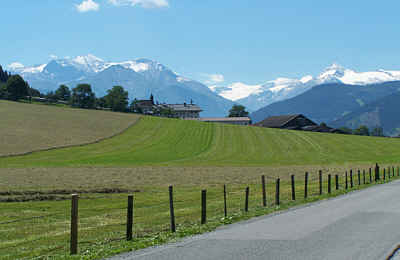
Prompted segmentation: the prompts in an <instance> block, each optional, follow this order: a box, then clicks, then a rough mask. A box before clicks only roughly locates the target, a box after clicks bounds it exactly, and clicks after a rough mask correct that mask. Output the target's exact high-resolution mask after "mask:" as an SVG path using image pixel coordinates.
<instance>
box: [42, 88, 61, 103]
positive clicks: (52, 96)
mask: <svg viewBox="0 0 400 260" xmlns="http://www.w3.org/2000/svg"><path fill="white" fill-rule="evenodd" d="M45 97H46V99H47V102H50V103H56V102H57V100H58V97H57V95H56V94H55V93H54V91H50V92H48V93H47V94H46V95H45Z"/></svg>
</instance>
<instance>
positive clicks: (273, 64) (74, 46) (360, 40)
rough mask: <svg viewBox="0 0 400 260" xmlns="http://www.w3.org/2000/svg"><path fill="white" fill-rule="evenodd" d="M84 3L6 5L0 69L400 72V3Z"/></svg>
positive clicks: (245, 74)
mask: <svg viewBox="0 0 400 260" xmlns="http://www.w3.org/2000/svg"><path fill="white" fill-rule="evenodd" d="M82 1H83V0H3V1H1V5H0V17H1V21H2V26H1V28H2V30H1V41H0V64H2V65H7V64H10V63H11V62H21V63H22V64H24V65H33V64H39V63H45V62H47V61H48V60H49V59H50V58H49V57H50V55H57V56H58V57H64V56H77V55H86V54H88V53H91V54H94V55H95V56H98V57H100V58H102V59H104V60H107V61H123V60H129V59H134V58H141V57H143V58H149V59H154V60H157V61H159V62H160V63H162V64H164V65H166V66H168V67H169V68H171V69H172V70H174V71H176V72H178V73H180V74H182V75H185V76H188V77H191V78H194V79H201V77H202V75H203V74H204V73H206V74H222V75H223V76H224V77H225V80H226V82H227V83H228V82H236V81H241V82H245V83H247V84H256V83H257V84H258V83H262V82H265V81H267V80H272V79H275V78H277V77H301V76H304V75H308V74H311V75H317V74H319V73H320V72H321V71H322V70H323V69H324V68H325V67H327V66H328V65H330V64H331V63H333V62H336V63H339V64H341V65H343V66H344V67H349V68H352V69H355V70H357V71H368V70H376V69H381V68H382V69H388V70H390V69H392V70H399V69H400V66H399V62H400V17H399V10H400V1H398V0H385V1H370V0H352V1H349V0H346V1H345V0H335V1H323V0H315V1H312V0H301V1H300V0H290V1H289V0H279V1H272V0H251V1H249V0H201V1H200V0H168V5H169V6H168V7H161V8H143V6H140V5H136V6H114V5H112V4H111V3H110V2H109V0H94V1H95V2H96V3H97V4H99V9H98V10H97V11H90V12H83V13H82V12H78V11H77V8H76V5H77V4H80V3H81V2H82Z"/></svg>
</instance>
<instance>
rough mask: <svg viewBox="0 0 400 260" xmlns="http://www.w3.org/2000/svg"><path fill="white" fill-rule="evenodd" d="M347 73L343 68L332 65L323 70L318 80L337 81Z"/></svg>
mask: <svg viewBox="0 0 400 260" xmlns="http://www.w3.org/2000/svg"><path fill="white" fill-rule="evenodd" d="M346 71H347V69H346V68H344V67H343V66H341V65H339V64H337V63H333V64H332V65H330V66H328V67H327V68H325V70H324V71H323V72H322V73H321V74H320V75H319V77H318V78H319V79H320V80H324V81H326V80H338V79H339V78H341V77H343V76H344V74H345V72H346Z"/></svg>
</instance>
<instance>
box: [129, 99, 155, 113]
mask: <svg viewBox="0 0 400 260" xmlns="http://www.w3.org/2000/svg"><path fill="white" fill-rule="evenodd" d="M133 104H134V105H133V109H134V111H135V112H137V113H142V114H145V115H152V114H153V111H154V108H155V104H154V96H153V94H151V95H150V99H140V100H137V99H135V100H134V101H133Z"/></svg>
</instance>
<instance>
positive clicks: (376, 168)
mask: <svg viewBox="0 0 400 260" xmlns="http://www.w3.org/2000/svg"><path fill="white" fill-rule="evenodd" d="M380 179H381V178H380V176H379V165H378V163H376V164H375V182H377V181H379V180H380Z"/></svg>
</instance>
